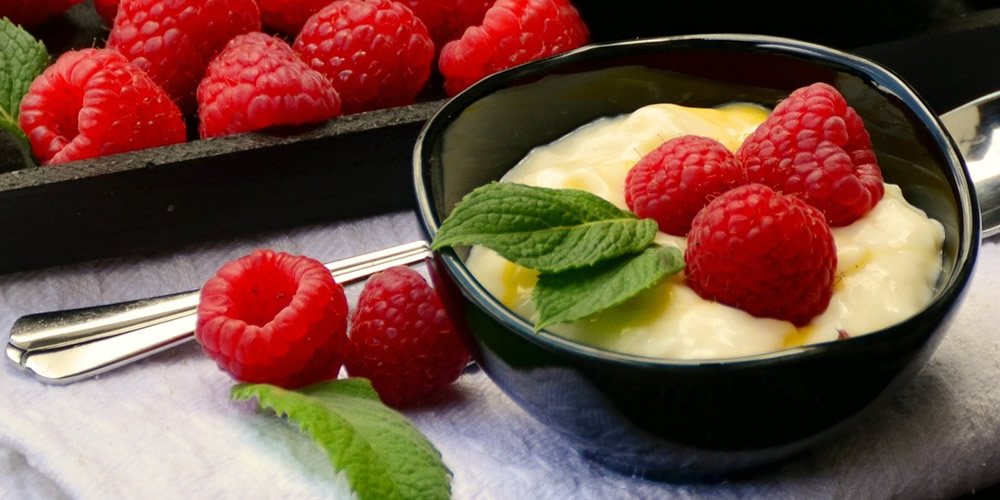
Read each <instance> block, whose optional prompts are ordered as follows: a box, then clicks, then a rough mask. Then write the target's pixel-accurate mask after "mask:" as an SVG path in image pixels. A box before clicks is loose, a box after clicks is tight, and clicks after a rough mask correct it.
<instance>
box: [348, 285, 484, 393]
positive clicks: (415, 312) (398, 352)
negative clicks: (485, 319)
mask: <svg viewBox="0 0 1000 500" xmlns="http://www.w3.org/2000/svg"><path fill="white" fill-rule="evenodd" d="M349 344H350V351H349V352H350V355H349V356H348V359H347V373H348V374H349V375H351V376H352V377H365V378H368V379H369V380H371V382H372V386H373V387H374V388H375V390H376V391H377V392H378V393H379V396H380V397H381V398H382V401H384V402H385V403H386V404H388V405H391V406H395V407H402V406H410V405H414V404H418V403H420V402H422V401H425V400H427V399H428V398H429V397H430V396H431V395H432V394H433V393H434V392H436V391H439V390H440V389H442V388H444V387H445V386H447V385H448V384H451V383H452V382H454V381H455V379H457V378H458V376H459V375H461V373H462V369H463V368H465V365H467V364H468V363H469V358H470V357H469V352H468V351H467V350H466V349H465V346H464V344H462V341H461V339H459V337H458V335H457V334H456V333H455V329H454V327H453V326H452V323H451V320H450V319H448V315H447V314H446V313H445V311H444V308H443V307H442V305H441V299H440V298H439V297H438V295H437V293H435V292H434V289H433V288H431V287H430V286H429V285H428V284H427V282H426V281H424V278H423V277H422V276H420V274H419V273H417V272H416V271H414V270H412V269H410V268H408V267H405V266H397V267H394V268H391V269H389V270H387V271H383V272H381V273H377V274H374V275H372V277H370V278H368V282H367V283H365V288H364V290H362V291H361V296H360V298H359V299H358V306H357V308H356V309H355V310H354V314H353V315H352V316H351V335H350V340H349Z"/></svg>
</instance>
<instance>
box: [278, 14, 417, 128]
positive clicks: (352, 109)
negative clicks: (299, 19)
mask: <svg viewBox="0 0 1000 500" xmlns="http://www.w3.org/2000/svg"><path fill="white" fill-rule="evenodd" d="M292 48H294V49H295V51H296V52H298V53H299V55H300V56H301V57H302V59H303V60H304V61H305V62H306V63H307V64H308V65H309V66H310V67H312V68H313V69H315V70H316V71H319V72H320V73H323V74H324V75H326V76H327V78H329V79H330V83H331V84H333V88H335V89H336V90H337V93H338V94H339V95H340V99H341V102H342V104H343V111H344V113H345V114H346V113H358V112H361V111H369V110H373V109H379V108H387V107H393V106H404V105H407V104H412V103H413V102H414V101H415V100H416V96H417V93H419V92H420V91H421V90H422V89H423V87H424V84H425V83H426V82H427V79H428V78H429V77H430V73H431V61H432V60H433V58H434V42H432V41H431V38H430V35H429V34H428V33H427V28H426V27H425V26H424V23H423V22H421V21H420V19H418V18H417V17H416V16H414V15H413V12H412V11H411V10H410V9H409V8H407V7H406V6H405V5H403V4H401V3H398V2H393V1H391V0H368V1H364V0H337V1H334V2H331V3H330V4H329V5H327V6H326V7H324V8H323V9H322V10H320V11H319V12H317V13H316V14H315V15H313V16H312V17H310V18H309V20H307V21H306V23H305V25H303V26H302V31H301V32H299V36H298V37H296V38H295V43H294V44H293V45H292Z"/></svg>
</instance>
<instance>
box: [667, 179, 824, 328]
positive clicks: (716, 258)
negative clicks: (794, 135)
mask: <svg viewBox="0 0 1000 500" xmlns="http://www.w3.org/2000/svg"><path fill="white" fill-rule="evenodd" d="M684 262H685V265H686V268H685V273H686V280H687V284H688V286H690V287H691V288H692V289H693V290H694V291H695V292H697V293H698V295H700V296H701V297H702V298H704V299H706V300H715V301H718V302H721V303H723V304H728V305H730V306H733V307H737V308H740V309H742V310H744V311H746V312H748V313H750V314H752V315H754V316H759V317H765V318H777V319H782V320H787V321H791V322H792V323H794V324H795V325H796V326H803V325H806V324H808V323H809V321H811V320H812V318H813V317H814V316H816V315H817V314H819V313H821V312H823V311H824V310H826V306H827V305H828V304H829V303H830V296H831V295H832V294H833V279H834V274H835V273H836V271H837V249H836V247H835V244H834V241H833V234H832V233H831V232H830V227H829V226H828V225H827V224H826V222H825V221H824V220H823V214H822V213H820V211H819V210H817V209H815V208H814V207H812V206H810V205H807V204H805V203H804V202H803V201H802V200H800V199H798V198H796V197H794V196H787V195H783V194H780V193H777V192H775V191H774V190H773V189H771V188H769V187H767V186H764V185H762V184H748V185H745V186H740V187H738V188H735V189H732V190H730V191H727V192H725V193H723V194H722V195H721V196H719V197H718V198H716V199H714V200H712V201H711V202H710V203H709V204H708V205H706V206H705V208H704V209H702V210H701V212H698V215H696V216H695V218H694V220H693V221H692V222H691V231H690V232H689V233H688V247H687V251H686V252H685V253H684Z"/></svg>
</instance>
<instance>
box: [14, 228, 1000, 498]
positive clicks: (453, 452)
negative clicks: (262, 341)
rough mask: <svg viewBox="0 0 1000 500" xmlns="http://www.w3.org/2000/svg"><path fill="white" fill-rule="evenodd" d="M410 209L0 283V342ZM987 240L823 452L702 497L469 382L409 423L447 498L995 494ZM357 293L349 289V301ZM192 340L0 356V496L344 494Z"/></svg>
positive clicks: (998, 385) (347, 247)
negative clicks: (958, 302)
mask: <svg viewBox="0 0 1000 500" xmlns="http://www.w3.org/2000/svg"><path fill="white" fill-rule="evenodd" d="M417 224H418V223H417V220H416V217H415V215H414V214H413V213H412V212H399V213H392V214H387V215H383V216H378V217H371V218H366V219H360V220H356V221H348V222H341V223H335V224H329V225H322V226H313V227H307V228H298V229H294V230H289V231H287V232H282V233H271V234H262V235H258V236H253V237H246V238H241V239H233V240H225V241H216V242H212V243H207V244H202V245H196V246H191V247H188V248H184V249H182V250H179V251H173V252H169V253H162V254H157V255H147V256H143V257H131V258H118V259H110V260H102V261H96V262H89V263H83V264H78V265H72V266H62V267H58V268H52V269H47V270H42V271H33V272H24V273H17V274H11V275H6V276H0V332H2V333H0V337H3V338H4V339H5V340H6V334H7V332H9V330H10V326H11V324H12V323H13V322H14V320H15V319H16V318H17V317H19V316H21V315H24V314H29V313H33V312H41V311H50V310H56V309H65V308H72V307H84V306H93V305H98V304H105V303H113V302H120V301H124V300H131V299H137V298H141V297H149V296H156V295H162V294H165V293H171V292H178V291H183V290H188V289H194V288H198V287H199V286H200V285H201V284H202V283H203V282H204V281H205V280H206V279H207V278H208V277H210V276H211V275H212V274H213V273H214V272H215V270H216V269H217V268H218V267H219V266H220V265H221V264H222V263H224V262H225V261H227V260H229V259H232V258H235V257H238V256H241V255H244V254H246V253H249V252H250V250H252V249H253V248H257V247H266V248H273V249H277V250H285V251H289V252H292V253H298V254H304V255H309V256H312V257H315V258H317V259H319V260H322V261H328V260H332V259H336V258H342V257H347V256H350V255H354V254H357V253H360V252H365V251H371V250H376V249H379V248H384V247H387V246H391V245H394V244H397V243H402V242H405V241H410V240H414V239H418V238H420V237H421V234H420V232H419V229H418V225H417ZM998 242H1000V240H987V241H985V242H984V244H983V248H982V253H981V254H980V260H979V265H978V268H977V270H976V272H975V277H974V279H973V281H972V284H971V286H970V289H969V291H968V295H967V297H966V299H965V302H964V304H963V305H962V306H961V309H960V311H959V313H958V314H957V317H956V318H955V320H954V322H953V323H952V325H951V327H950V330H949V331H948V332H947V334H946V336H945V338H944V340H943V341H942V343H941V345H940V347H939V348H938V350H937V351H936V353H935V354H934V356H933V357H932V358H931V360H930V362H929V363H928V365H927V367H926V368H925V369H924V370H923V371H922V372H921V373H920V374H919V375H917V376H916V378H915V379H914V380H913V381H912V382H911V383H910V384H908V385H907V386H906V387H905V388H904V389H903V390H902V392H901V393H900V394H898V395H897V396H896V397H895V398H894V399H893V400H892V401H891V402H890V404H888V405H886V406H884V407H882V408H881V409H879V410H878V411H875V412H872V413H869V414H868V415H867V417H866V418H864V419H863V420H862V421H861V422H860V423H859V424H858V425H856V426H855V427H853V428H852V429H851V430H850V431H849V432H848V433H847V435H846V436H844V437H843V438H842V439H840V440H839V441H837V442H836V443H833V444H831V445H828V446H825V447H822V448H819V449H817V450H814V451H812V452H809V453H807V454H805V455H802V456H799V457H796V458H794V459H792V460H790V461H787V462H785V463H783V464H781V465H778V466H774V467H770V468H766V469H763V470H759V471H756V472H753V473H752V474H747V475H745V476H740V477H739V479H734V480H730V481H727V482H723V483H717V484H694V485H673V484H669V483H659V482H654V481H648V480H643V479H638V478H632V477H628V476H624V475H621V474H618V473H615V472H611V471H608V470H606V469H604V468H602V467H601V466H599V465H596V464H594V463H592V462H589V461H588V460H586V459H585V458H583V457H581V456H580V455H579V454H577V453H576V452H575V451H574V450H573V449H572V448H571V447H570V446H569V445H568V444H567V443H566V442H565V441H564V440H563V439H562V438H560V437H559V436H558V435H556V434H555V433H554V432H553V431H550V430H548V429H547V428H545V427H544V426H542V425H541V424H540V423H538V422H537V421H535V420H534V419H533V418H532V417H530V416H529V415H527V414H526V413H524V412H523V411H521V410H520V409H519V408H518V407H517V406H516V405H515V404H514V403H513V402H512V401H511V400H510V399H508V398H507V397H506V396H505V395H504V394H503V393H502V392H501V391H500V390H499V389H498V388H497V387H496V386H495V385H493V383H492V382H491V381H490V380H489V379H488V378H487V377H486V376H485V375H484V374H483V373H482V372H481V371H478V370H476V369H474V368H473V369H471V370H470V371H469V372H467V373H466V374H464V375H463V376H462V377H461V378H460V379H459V381H458V382H457V383H456V385H455V389H454V394H453V397H451V398H449V399H448V400H447V401H445V402H443V403H442V404H440V405H438V406H434V407H430V408H425V409H421V410H416V411H410V412H407V416H408V417H410V418H411V419H412V420H413V422H414V423H415V424H416V426H417V427H418V428H419V429H420V430H421V431H422V432H423V433H424V434H425V435H427V437H428V438H429V439H430V440H431V442H433V443H434V445H435V446H437V448H438V449H439V450H441V453H442V455H443V458H444V461H445V464H446V465H447V466H448V467H449V468H450V469H451V470H452V471H453V473H454V478H453V481H452V488H453V493H454V495H453V496H454V498H456V499H522V498H538V499H566V498H578V499H612V498H615V499H617V498H622V499H630V498H703V497H711V498H720V497H721V498H774V497H791V498H802V497H808V498H892V497H900V498H949V497H953V496H956V495H959V494H962V493H968V492H973V491H976V490H980V489H982V488H984V487H987V486H990V485H993V484H996V483H1000V337H998V336H997V334H996V332H995V331H994V325H997V324H1000V308H998V307H997V305H996V298H995V297H996V293H995V291H996V290H997V289H998V288H1000V245H998ZM358 291H359V290H358V288H357V287H355V288H354V289H353V294H352V293H349V299H350V300H352V301H354V300H356V294H357V293H358ZM232 384H233V382H232V380H231V379H230V378H229V377H228V375H226V374H225V373H223V372H221V371H219V370H218V369H217V368H216V367H215V364H214V363H213V362H212V361H211V360H209V359H208V358H207V357H206V356H204V355H203V354H202V353H201V351H200V349H199V347H198V346H197V345H196V344H194V343H189V344H186V345H184V346H182V347H179V348H175V349H173V350H171V351H168V352H165V353H161V354H159V355H156V356H153V357H151V358H149V359H146V360H144V361H141V362H139V363H136V364H133V365H130V366H127V367H124V368H121V369H119V370H116V371H113V372H110V373H107V374H104V375H102V376H100V377H98V378H94V379H90V380H86V381H82V382H78V383H75V384H71V385H67V386H50V385H45V384H43V383H41V382H39V381H37V380H35V379H33V378H31V377H30V376H28V375H27V374H25V373H22V372H20V371H18V370H17V369H16V368H15V367H14V365H13V364H12V363H9V362H8V361H7V360H0V498H3V499H8V498H10V499H13V498H17V499H22V498H27V499H31V498H44V499H52V498H100V499H114V498H216V499H226V498H332V499H344V498H352V497H353V494H352V493H351V491H350V488H349V487H348V486H347V482H346V478H345V477H343V476H342V475H339V474H337V473H335V472H333V470H332V468H331V466H330V464H329V462H328V460H327V458H326V456H325V454H324V453H323V452H322V451H321V450H320V449H319V448H318V447H317V446H315V445H314V444H313V443H312V442H311V441H310V440H309V439H308V438H306V437H304V436H302V435H300V434H299V433H298V431H297V430H296V429H295V428H294V427H293V426H291V425H289V424H287V423H286V422H284V421H281V420H279V419H276V418H274V417H273V416H271V415H268V414H261V413H258V412H256V411H254V410H253V408H252V405H249V404H246V403H234V402H231V401H229V397H228V391H229V388H230V386H231V385H232Z"/></svg>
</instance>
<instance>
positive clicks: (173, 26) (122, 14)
mask: <svg viewBox="0 0 1000 500" xmlns="http://www.w3.org/2000/svg"><path fill="white" fill-rule="evenodd" d="M118 10H119V12H118V16H117V17H115V22H114V26H113V27H112V28H111V33H110V34H109V35H108V44H107V47H108V48H109V49H114V50H117V51H118V52H121V53H122V55H124V56H125V57H126V58H128V59H129V60H130V61H132V62H133V63H135V65H136V66H139V68H141V69H142V70H143V71H145V72H146V73H149V76H150V77H152V78H153V81H155V82H157V83H158V84H159V85H160V86H161V87H163V90H165V91H167V94H168V95H169V96H170V98H171V99H173V100H174V101H175V102H176V103H177V105H178V106H180V108H181V110H182V111H184V112H188V111H193V110H194V106H195V100H194V91H195V87H197V86H198V82H199V81H201V77H202V75H204V74H205V68H206V67H207V66H208V62H209V61H211V60H212V58H213V57H215V55H216V54H218V53H219V51H220V50H222V48H223V47H225V45H226V42H228V41H229V40H230V39H232V38H233V37H234V36H236V35H239V34H242V33H247V32H250V31H260V11H259V10H258V9H257V3H256V2H255V0H210V1H202V0H121V4H120V5H119V6H118Z"/></svg>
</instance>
